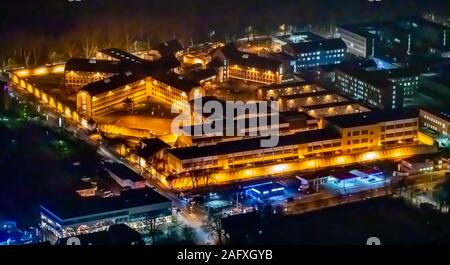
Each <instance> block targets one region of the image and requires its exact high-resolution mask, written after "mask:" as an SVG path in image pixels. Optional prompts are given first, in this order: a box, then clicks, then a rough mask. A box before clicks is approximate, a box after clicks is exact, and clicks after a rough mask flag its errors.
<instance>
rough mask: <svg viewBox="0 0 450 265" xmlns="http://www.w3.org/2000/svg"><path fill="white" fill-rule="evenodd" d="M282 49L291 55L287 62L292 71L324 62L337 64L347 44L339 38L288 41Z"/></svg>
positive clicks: (342, 57) (340, 60)
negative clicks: (291, 58)
mask: <svg viewBox="0 0 450 265" xmlns="http://www.w3.org/2000/svg"><path fill="white" fill-rule="evenodd" d="M282 51H283V52H284V53H286V54H288V55H290V56H292V57H293V60H292V61H291V62H290V63H289V64H290V66H291V67H292V68H293V69H294V72H297V70H300V69H302V68H309V67H314V66H318V65H324V64H337V63H340V62H342V61H343V60H344V58H345V55H346V53H347V46H346V45H345V43H344V42H343V41H342V40H341V39H329V40H327V39H324V40H319V41H311V42H303V43H289V44H286V45H284V46H283V47H282Z"/></svg>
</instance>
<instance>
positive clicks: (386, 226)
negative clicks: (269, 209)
mask: <svg viewBox="0 0 450 265" xmlns="http://www.w3.org/2000/svg"><path fill="white" fill-rule="evenodd" d="M262 224H263V225H262V230H263V233H262V235H260V236H257V235H256V234H258V233H254V234H253V235H254V236H253V237H252V233H251V232H250V233H249V236H248V237H244V238H239V239H238V240H237V241H232V243H250V244H276V245H280V244H281V245H348V244H350V245H365V244H366V241H367V239H368V238H369V237H378V238H380V240H381V242H382V244H385V245H404V244H407V245H416V244H444V243H445V244H447V243H449V242H450V216H449V215H442V214H438V213H437V212H429V211H428V212H425V211H424V210H422V209H418V208H412V207H410V206H409V205H407V204H406V203H404V202H403V201H402V200H396V199H389V198H382V199H374V200H370V201H364V202H359V203H353V204H347V205H343V206H338V207H334V208H329V209H325V210H321V211H316V212H311V213H307V214H302V215H296V216H272V217H269V218H267V216H266V217H265V218H264V219H263V220H262ZM236 227H239V226H236ZM237 229H238V228H237ZM239 233H242V231H240V232H239ZM255 235H256V236H255ZM236 238H237V237H236Z"/></svg>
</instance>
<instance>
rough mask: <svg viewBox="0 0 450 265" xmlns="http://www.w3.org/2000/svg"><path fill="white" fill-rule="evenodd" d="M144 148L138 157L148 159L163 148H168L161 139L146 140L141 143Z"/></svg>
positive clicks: (139, 151)
mask: <svg viewBox="0 0 450 265" xmlns="http://www.w3.org/2000/svg"><path fill="white" fill-rule="evenodd" d="M141 144H142V148H141V149H139V150H138V151H137V154H138V156H140V157H142V158H145V159H148V158H150V157H152V156H153V155H154V154H156V153H157V152H158V151H160V150H161V149H163V148H168V147H170V145H168V144H166V143H165V142H163V141H162V140H161V139H159V138H151V139H145V140H142V141H141Z"/></svg>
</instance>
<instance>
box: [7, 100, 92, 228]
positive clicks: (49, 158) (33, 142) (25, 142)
mask: <svg viewBox="0 0 450 265" xmlns="http://www.w3.org/2000/svg"><path fill="white" fill-rule="evenodd" d="M6 97H7V95H6V93H3V92H1V93H0V98H1V101H2V102H3V103H5V102H7V103H8V104H0V105H1V106H0V116H4V117H7V118H8V121H7V122H3V123H0V169H1V170H0V183H1V185H0V213H2V212H3V213H4V214H5V215H7V216H9V217H12V218H14V219H15V220H16V221H17V222H18V223H19V224H21V225H24V226H26V225H34V224H36V222H37V220H38V214H39V202H40V201H41V200H42V199H43V198H45V197H46V196H47V195H48V194H51V193H60V194H65V193H68V192H74V190H73V187H74V183H76V182H77V181H79V179H80V178H81V177H83V176H87V177H94V176H96V175H97V174H98V169H99V159H98V157H97V154H96V151H95V149H94V148H92V147H90V146H88V145H87V144H85V143H82V142H79V141H78V140H76V139H73V138H72V137H70V136H69V135H66V134H65V133H64V132H60V133H56V132H53V131H51V130H50V129H48V128H45V127H43V126H41V125H40V124H39V123H38V122H34V121H27V120H26V119H24V118H23V117H22V108H23V106H21V105H18V104H17V103H14V102H12V100H11V99H9V100H8V99H7V98H6ZM5 105H7V106H8V108H5ZM74 162H79V163H80V166H74Z"/></svg>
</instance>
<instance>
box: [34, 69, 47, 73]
mask: <svg viewBox="0 0 450 265" xmlns="http://www.w3.org/2000/svg"><path fill="white" fill-rule="evenodd" d="M46 73H47V68H46V67H41V68H37V69H36V70H34V74H35V75H45V74H46Z"/></svg>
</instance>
